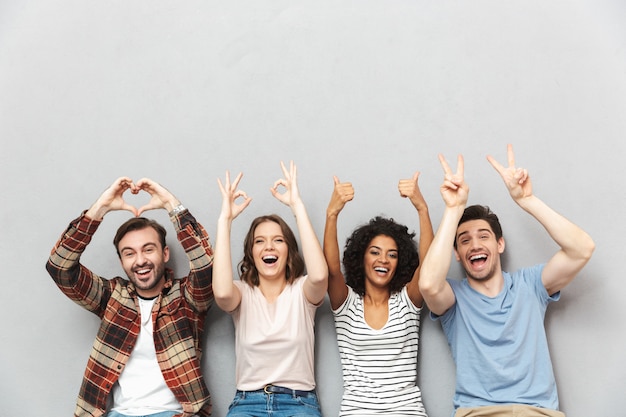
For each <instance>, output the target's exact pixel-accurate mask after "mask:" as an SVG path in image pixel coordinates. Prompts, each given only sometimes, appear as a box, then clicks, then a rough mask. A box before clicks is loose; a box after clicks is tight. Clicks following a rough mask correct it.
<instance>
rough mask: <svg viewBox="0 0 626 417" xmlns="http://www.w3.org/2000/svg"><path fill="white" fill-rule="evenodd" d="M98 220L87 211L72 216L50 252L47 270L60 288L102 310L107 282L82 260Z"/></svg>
mask: <svg viewBox="0 0 626 417" xmlns="http://www.w3.org/2000/svg"><path fill="white" fill-rule="evenodd" d="M99 225H100V222H99V221H94V220H92V219H89V218H87V217H86V216H85V215H84V213H83V214H82V215H81V216H80V217H78V218H77V219H75V220H73V221H72V222H71V223H70V225H69V226H68V228H67V229H66V230H65V231H64V232H63V234H62V235H61V237H60V238H59V240H58V241H57V243H56V245H55V246H54V248H53V249H52V251H51V253H50V257H49V258H48V262H47V263H46V270H47V271H48V273H49V274H50V276H51V277H52V279H53V280H54V282H55V283H56V285H57V286H58V287H59V289H60V290H61V291H62V292H63V293H64V294H65V295H66V296H67V297H69V298H70V299H72V300H73V301H75V302H76V303H77V304H79V305H81V306H82V307H84V308H86V309H87V310H89V311H93V312H94V313H96V314H99V311H98V308H99V306H100V299H101V297H102V296H103V291H104V285H103V281H102V280H101V279H100V277H98V276H96V275H95V274H93V273H92V272H91V271H90V270H89V269H87V268H85V267H84V266H82V265H81V264H80V257H81V255H82V253H83V252H84V251H85V249H86V247H87V245H88V244H89V242H90V241H91V238H92V236H93V234H94V233H95V231H96V230H97V228H98V226H99Z"/></svg>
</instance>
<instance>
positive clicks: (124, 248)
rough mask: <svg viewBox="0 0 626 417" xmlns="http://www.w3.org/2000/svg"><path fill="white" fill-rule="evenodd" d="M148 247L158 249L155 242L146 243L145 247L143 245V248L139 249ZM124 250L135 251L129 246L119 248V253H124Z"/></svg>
mask: <svg viewBox="0 0 626 417" xmlns="http://www.w3.org/2000/svg"><path fill="white" fill-rule="evenodd" d="M148 246H154V247H157V248H158V247H159V246H158V245H157V244H156V242H148V243H146V244H145V245H143V246H142V247H141V249H145V248H147V247H148ZM125 250H132V251H134V250H135V249H133V248H131V247H130V246H124V247H123V248H120V253H122V252H124V251H125Z"/></svg>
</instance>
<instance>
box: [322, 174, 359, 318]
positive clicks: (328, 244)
mask: <svg viewBox="0 0 626 417" xmlns="http://www.w3.org/2000/svg"><path fill="white" fill-rule="evenodd" d="M333 180H334V183H335V188H334V189H333V194H332V196H331V197H330V202H329V203H328V207H327V208H326V225H325V227H324V257H325V258H326V263H327V264H328V297H329V298H330V306H331V307H332V309H333V310H334V309H337V308H339V306H340V305H341V304H343V302H344V301H345V300H346V297H348V286H347V285H346V280H345V278H344V276H343V273H342V272H341V261H340V255H339V242H338V239H337V218H338V217H339V213H340V212H341V210H343V208H344V206H345V204H346V203H347V202H348V201H352V199H353V198H354V188H352V184H351V183H349V182H345V183H340V182H339V179H338V178H337V177H333Z"/></svg>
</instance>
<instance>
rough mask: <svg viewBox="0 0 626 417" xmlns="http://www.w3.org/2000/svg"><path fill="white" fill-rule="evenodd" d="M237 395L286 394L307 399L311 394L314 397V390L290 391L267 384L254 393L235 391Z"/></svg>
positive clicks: (289, 389)
mask: <svg viewBox="0 0 626 417" xmlns="http://www.w3.org/2000/svg"><path fill="white" fill-rule="evenodd" d="M237 393H242V394H260V393H264V394H288V395H291V396H298V397H308V396H309V395H311V394H313V395H315V390H311V391H303V390H298V389H291V388H287V387H281V386H279V385H271V384H268V385H266V386H264V387H263V388H261V389H258V390H255V391H241V390H237Z"/></svg>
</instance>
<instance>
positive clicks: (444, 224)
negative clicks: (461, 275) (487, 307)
mask: <svg viewBox="0 0 626 417" xmlns="http://www.w3.org/2000/svg"><path fill="white" fill-rule="evenodd" d="M439 161H440V162H441V166H442V167H443V171H444V173H445V176H444V181H443V184H442V185H441V188H440V191H441V196H442V197H443V201H444V203H445V208H444V212H443V217H442V219H441V223H440V224H439V228H438V229H437V233H436V234H435V237H434V239H433V241H432V244H431V245H430V248H429V249H428V253H427V254H426V256H425V257H424V261H423V262H422V267H421V271H420V280H419V288H420V291H421V293H422V296H423V297H424V300H425V301H426V304H427V305H428V308H429V309H430V311H431V312H433V313H434V314H437V315H441V314H443V313H445V312H446V311H447V310H448V309H449V308H450V307H452V306H453V305H454V303H455V302H456V299H455V297H454V292H453V291H452V287H450V284H449V283H448V281H446V277H447V274H448V271H449V270H450V262H451V261H452V248H453V247H454V239H455V237H456V229H457V225H458V223H459V220H460V219H461V216H462V215H463V210H465V205H466V203H467V197H468V193H469V187H468V186H467V184H466V183H465V180H464V178H463V171H464V166H463V157H462V156H460V155H459V157H458V160H457V161H458V162H457V172H456V173H453V172H452V170H451V169H450V166H449V165H448V163H447V162H446V160H445V159H444V157H443V156H442V155H439Z"/></svg>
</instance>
